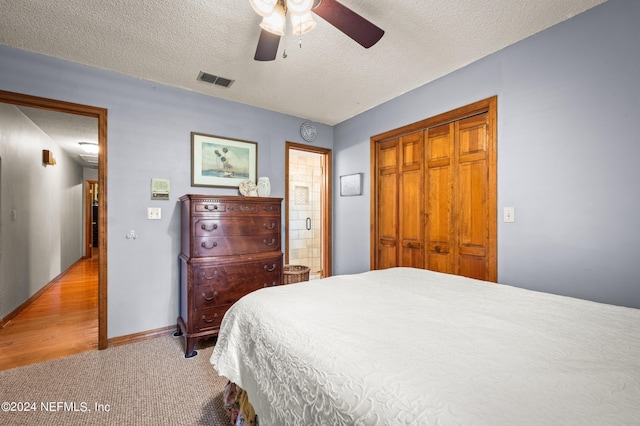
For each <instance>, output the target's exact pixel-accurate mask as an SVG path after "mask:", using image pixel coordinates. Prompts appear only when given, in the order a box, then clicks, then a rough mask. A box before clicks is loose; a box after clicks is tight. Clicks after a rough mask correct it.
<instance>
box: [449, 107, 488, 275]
mask: <svg viewBox="0 0 640 426" xmlns="http://www.w3.org/2000/svg"><path fill="white" fill-rule="evenodd" d="M456 127H457V134H458V147H459V155H458V173H457V176H458V180H457V188H456V192H457V194H458V195H457V198H458V215H459V216H458V221H459V226H458V238H457V240H458V246H457V251H458V265H457V269H458V274H459V275H464V276H467V277H471V278H478V279H487V253H488V245H489V235H488V231H489V230H488V227H487V223H488V217H487V213H488V208H489V206H488V200H489V196H488V180H487V176H488V155H487V130H486V114H480V115H478V116H474V117H470V118H467V119H464V120H461V121H459V122H458V123H456Z"/></svg>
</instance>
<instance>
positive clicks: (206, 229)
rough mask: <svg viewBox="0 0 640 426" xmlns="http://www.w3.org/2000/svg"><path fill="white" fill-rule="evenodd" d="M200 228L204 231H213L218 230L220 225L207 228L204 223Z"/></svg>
mask: <svg viewBox="0 0 640 426" xmlns="http://www.w3.org/2000/svg"><path fill="white" fill-rule="evenodd" d="M200 228H202V229H204V230H205V231H213V230H214V229H218V224H217V223H214V224H213V225H211V228H207V225H205V224H204V223H203V224H202V225H201V226H200Z"/></svg>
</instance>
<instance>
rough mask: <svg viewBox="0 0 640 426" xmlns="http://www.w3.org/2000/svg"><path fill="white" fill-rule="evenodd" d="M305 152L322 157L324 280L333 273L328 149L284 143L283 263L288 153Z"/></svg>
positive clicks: (330, 174) (331, 195)
mask: <svg viewBox="0 0 640 426" xmlns="http://www.w3.org/2000/svg"><path fill="white" fill-rule="evenodd" d="M292 150H294V151H305V152H311V153H314V154H320V155H322V168H323V170H324V173H323V174H322V176H323V180H322V191H320V194H321V197H322V198H321V202H320V204H321V212H320V214H321V215H322V219H321V221H322V244H321V246H322V278H326V277H329V276H331V275H332V273H333V269H332V268H333V263H332V257H331V254H332V251H333V250H332V244H331V241H332V239H331V236H332V232H333V231H332V223H333V216H332V209H331V204H332V200H333V185H332V182H333V179H332V177H333V169H332V167H331V166H332V164H333V161H332V151H331V149H329V148H320V147H316V146H310V145H303V144H299V143H295V142H286V144H285V154H284V165H285V166H284V167H285V169H284V197H285V198H284V204H285V212H284V218H285V219H284V220H285V224H286V225H285V263H289V201H290V200H289V152H290V151H292Z"/></svg>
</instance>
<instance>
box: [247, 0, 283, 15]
mask: <svg viewBox="0 0 640 426" xmlns="http://www.w3.org/2000/svg"><path fill="white" fill-rule="evenodd" d="M249 3H250V4H251V7H253V10H255V11H256V13H257V14H258V15H260V16H265V17H266V16H269V15H271V13H272V12H273V8H274V7H275V6H276V3H278V0H249Z"/></svg>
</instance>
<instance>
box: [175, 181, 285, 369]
mask: <svg viewBox="0 0 640 426" xmlns="http://www.w3.org/2000/svg"><path fill="white" fill-rule="evenodd" d="M180 202H181V205H182V241H181V253H180V316H179V317H178V326H177V327H178V331H177V332H176V336H180V335H184V336H185V340H186V342H185V357H186V358H190V357H192V356H194V355H196V354H197V352H196V351H195V350H194V347H195V345H196V344H197V343H198V341H200V340H202V339H207V338H210V337H212V336H216V335H217V334H218V331H219V330H220V323H221V322H222V317H223V315H224V313H225V312H226V311H227V309H229V307H231V305H232V304H233V303H234V302H236V301H237V300H238V299H240V298H241V297H242V296H244V295H245V294H247V293H250V292H252V291H254V290H258V289H260V288H263V287H270V286H275V285H280V284H282V250H281V228H280V227H281V204H282V199H281V198H262V197H240V196H236V197H234V196H212V195H191V194H188V195H184V196H182V197H180Z"/></svg>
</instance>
